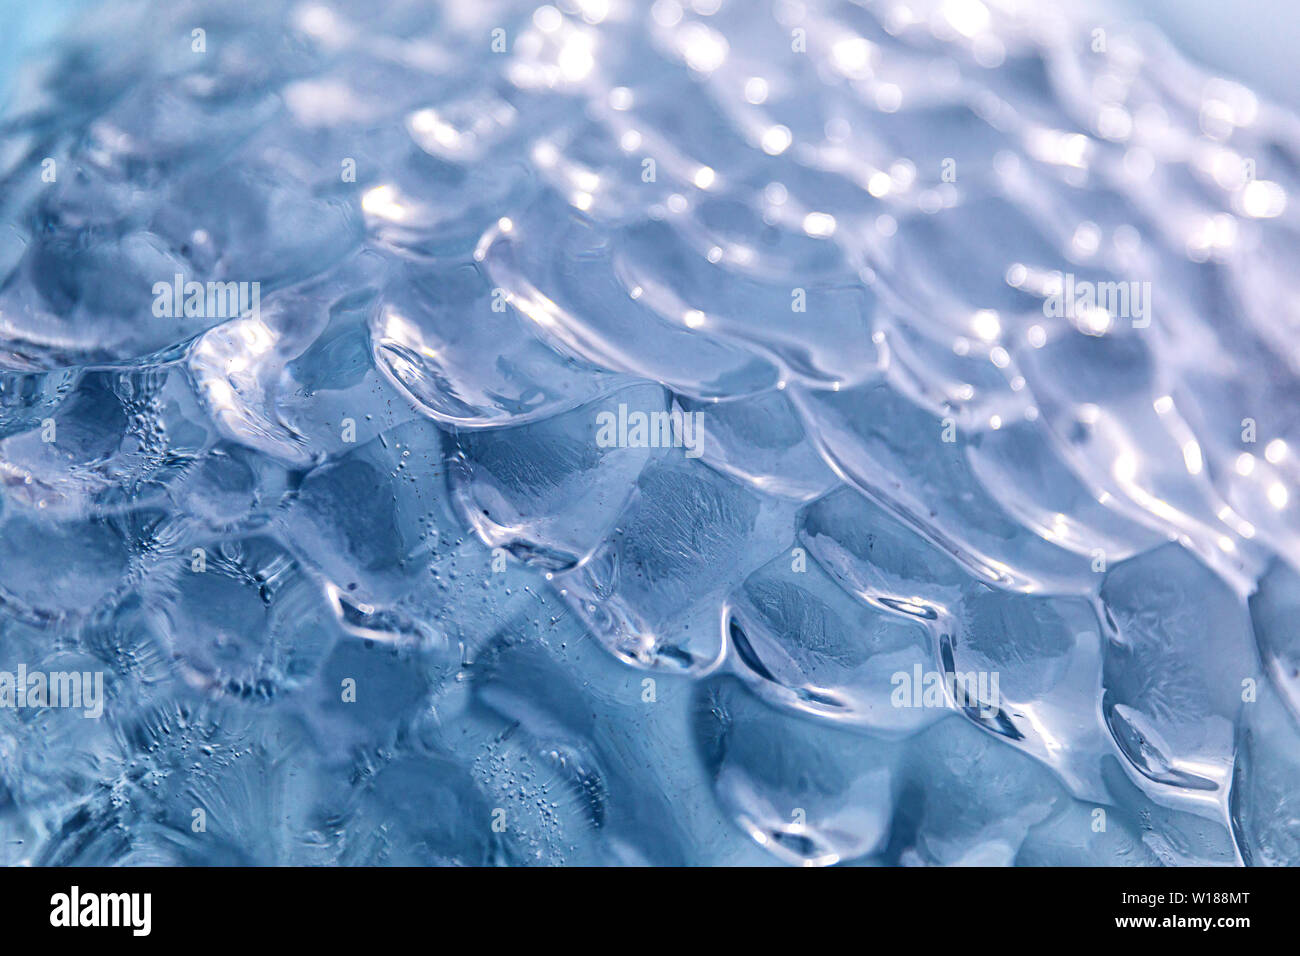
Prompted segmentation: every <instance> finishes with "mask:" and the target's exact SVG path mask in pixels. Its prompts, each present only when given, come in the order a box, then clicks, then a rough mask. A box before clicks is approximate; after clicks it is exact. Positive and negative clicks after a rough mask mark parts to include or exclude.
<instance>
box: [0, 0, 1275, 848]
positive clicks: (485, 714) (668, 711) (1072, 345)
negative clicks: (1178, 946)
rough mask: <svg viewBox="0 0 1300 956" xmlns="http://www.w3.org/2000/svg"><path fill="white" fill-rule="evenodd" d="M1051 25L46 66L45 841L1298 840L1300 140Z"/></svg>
mask: <svg viewBox="0 0 1300 956" xmlns="http://www.w3.org/2000/svg"><path fill="white" fill-rule="evenodd" d="M1008 6H1009V5H1007V4H1002V3H993V2H990V3H988V4H987V5H986V4H985V3H982V2H980V0H942V2H939V3H932V2H927V0H908V2H905V3H881V4H875V3H862V4H854V3H848V2H839V3H836V2H825V3H814V2H807V3H798V2H777V3H770V2H767V0H762V2H759V0H754V2H741V0H728V2H720V0H694V2H693V3H691V4H689V5H688V6H685V7H684V6H683V5H682V4H681V3H679V2H677V0H659V2H657V3H655V4H654V5H653V6H650V5H648V4H637V3H632V2H628V0H622V2H620V0H608V2H605V0H582V2H579V0H567V2H565V3H560V4H558V8H557V7H552V6H535V5H530V4H521V3H497V2H483V0H475V2H460V3H450V2H449V3H443V4H430V3H426V2H419V3H416V2H407V3H403V2H395V3H365V4H355V5H352V6H349V5H345V4H337V5H330V4H325V3H316V2H311V0H306V2H297V3H280V2H264V3H258V4H248V5H244V4H239V5H236V4H216V3H168V4H159V5H150V6H139V5H135V4H128V3H123V2H119V0H108V2H106V3H104V4H102V5H100V6H99V7H97V8H96V9H95V10H93V11H91V12H90V13H87V14H85V15H79V17H78V19H77V22H76V23H75V24H73V25H68V26H66V27H65V28H64V29H63V31H62V32H61V34H60V36H59V39H58V41H57V43H54V44H52V45H49V46H46V47H43V48H42V52H41V53H40V55H39V56H37V57H34V58H29V59H27V60H26V61H25V62H24V63H23V64H22V66H21V68H19V66H18V64H17V63H15V62H9V63H6V64H5V65H4V67H3V69H4V72H3V73H0V90H4V91H6V93H7V105H6V106H5V108H4V113H3V121H2V123H0V482H2V487H3V496H2V497H0V522H2V530H0V669H5V670H8V671H10V672H14V671H16V670H17V668H18V667H19V666H20V665H23V666H25V667H26V668H27V669H28V670H29V671H30V670H44V671H60V670H84V671H96V670H98V671H103V672H104V674H105V675H106V694H107V702H106V705H105V709H104V714H103V717H102V718H100V719H98V720H95V719H86V718H84V717H82V715H81V713H80V712H77V711H72V710H68V709H58V708H52V707H49V708H41V707H27V708H0V838H2V839H0V846H2V847H3V849H2V850H0V854H2V856H3V862H5V863H20V862H30V863H44V864H50V863H83V864H105V863H156V862H173V863H312V864H319V863H451V862H454V863H468V864H480V863H487V862H508V863H546V864H554V863H613V862H643V863H655V864H683V863H687V864H695V863H705V864H735V863H763V862H768V861H775V860H780V861H787V862H805V863H818V864H820V863H829V862H836V861H862V862H880V863H890V864H897V863H901V864H956V863H989V864H1005V863H1021V864H1162V863H1163V864H1170V863H1215V864H1217V863H1235V862H1246V863H1270V864H1278V863H1289V864H1300V809H1297V799H1298V798H1297V796H1296V794H1297V793H1300V731H1298V728H1297V723H1296V721H1297V715H1300V636H1298V634H1297V630H1296V619H1297V613H1300V572H1298V571H1297V567H1300V520H1298V519H1297V514H1298V512H1297V509H1296V506H1295V502H1294V501H1293V498H1294V496H1295V495H1296V493H1297V479H1298V478H1300V469H1298V466H1297V460H1296V456H1295V449H1297V448H1298V447H1300V434H1297V423H1296V414H1295V413H1296V408H1297V398H1298V397H1300V349H1298V348H1297V345H1296V342H1297V341H1300V339H1298V338H1297V331H1300V296H1297V293H1296V291H1295V290H1296V286H1295V282H1294V279H1295V276H1296V275H1297V274H1298V273H1300V244H1297V242H1296V226H1297V222H1298V221H1300V220H1298V218H1297V212H1296V208H1297V207H1296V204H1295V203H1294V201H1293V197H1294V195H1295V193H1296V191H1297V186H1298V185H1300V166H1298V162H1300V125H1298V124H1297V121H1296V118H1295V117H1293V116H1291V115H1289V114H1286V113H1284V112H1282V111H1280V110H1279V109H1277V108H1275V107H1273V106H1271V105H1269V103H1267V102H1265V101H1264V100H1262V99H1261V98H1258V97H1257V96H1256V95H1254V94H1253V93H1252V92H1251V91H1250V90H1248V89H1246V88H1245V87H1243V86H1241V85H1238V84H1236V83H1233V82H1230V81H1227V80H1224V79H1219V78H1215V77H1213V76H1211V75H1208V74H1205V73H1203V72H1201V71H1200V70H1198V69H1197V68H1195V67H1193V66H1191V65H1189V64H1188V63H1187V62H1185V61H1184V60H1182V59H1181V58H1180V57H1179V56H1178V55H1177V54H1176V53H1175V52H1174V51H1173V50H1172V49H1171V48H1170V46H1169V45H1168V44H1167V43H1166V42H1165V41H1163V40H1162V39H1161V37H1160V36H1159V35H1158V34H1156V33H1155V32H1154V31H1152V30H1151V29H1149V28H1130V27H1127V26H1125V25H1124V24H1123V23H1120V22H1118V21H1115V22H1111V21H1106V20H1097V21H1094V20H1089V19H1088V18H1086V17H1073V18H1067V17H1066V16H1065V15H1062V14H1059V13H1054V12H1049V11H1048V9H1047V8H1046V6H1044V5H1040V4H1028V5H1025V6H1026V9H1020V10H1014V9H1013V10H1010V11H1008V10H1007V9H1004V8H1006V7H1008ZM195 30H202V31H203V32H202V33H197V34H196V33H195V32H194V31H195ZM178 273H179V274H182V275H183V276H184V277H185V278H186V279H189V280H196V281H201V282H205V281H232V282H257V283H260V306H259V307H258V308H257V309H255V310H254V309H250V310H249V311H247V312H246V313H244V314H242V315H239V316H237V317H233V318H232V317H222V316H216V317H212V316H211V315H210V312H209V314H208V317H204V315H190V316H185V315H181V316H178V317H175V318H168V317H165V316H160V315H159V314H158V310H157V309H155V304H156V296H155V292H154V285H155V283H159V282H162V283H164V284H166V283H170V282H171V281H172V279H173V276H174V275H176V274H178ZM1097 282H1117V283H1124V287H1123V288H1124V289H1125V290H1126V291H1129V290H1132V291H1133V292H1134V293H1135V294H1137V298H1134V299H1132V300H1131V301H1130V302H1129V303H1128V305H1127V306H1124V305H1123V303H1122V302H1120V301H1119V300H1115V301H1113V302H1112V303H1111V305H1110V307H1109V308H1107V307H1103V306H1097V307H1094V308H1088V307H1087V306H1086V303H1085V304H1084V305H1083V306H1081V307H1079V308H1074V309H1071V310H1069V311H1070V314H1068V315H1063V314H1061V312H1062V311H1063V310H1060V309H1054V308H1053V307H1052V306H1053V303H1054V302H1059V301H1060V296H1061V295H1062V294H1063V293H1064V290H1065V289H1066V288H1067V287H1068V288H1071V289H1079V288H1083V287H1084V286H1085V285H1086V284H1087V283H1097ZM1067 283H1068V286H1067ZM1144 283H1149V285H1144ZM1081 284H1082V285H1081ZM1130 284H1133V285H1130ZM1116 288H1118V287H1116ZM1144 290H1145V294H1143V292H1144ZM620 407H622V410H623V413H624V414H626V412H627V411H628V410H631V411H633V412H636V411H640V412H653V411H660V412H669V411H672V412H676V413H677V414H678V415H679V416H680V415H682V414H688V415H691V416H698V421H699V422H700V423H701V424H700V430H699V441H698V443H697V444H695V445H694V446H693V447H667V448H665V447H637V446H636V445H637V443H636V442H635V441H634V440H632V441H624V442H614V443H613V444H611V443H610V442H608V441H601V440H599V428H600V422H601V421H603V420H608V418H607V417H606V416H605V415H604V413H609V414H608V417H613V418H615V419H617V417H618V416H619V414H620ZM950 674H978V675H982V676H983V677H985V678H992V679H993V680H994V681H995V683H994V685H993V689H992V691H990V690H989V688H988V686H987V685H985V688H984V691H982V692H981V696H979V698H978V699H975V698H964V697H960V696H959V695H957V694H955V693H952V692H951V686H950V688H949V691H943V690H942V688H940V696H939V697H938V698H937V699H934V700H922V701H920V702H921V703H923V704H924V703H929V704H931V706H919V707H915V706H897V705H898V704H899V703H900V700H901V701H902V702H903V703H915V702H917V701H914V700H913V699H912V698H911V697H910V696H908V695H902V696H901V697H900V695H899V694H898V688H899V686H900V685H899V680H900V675H901V677H902V678H903V679H910V678H911V677H912V676H913V675H916V676H923V679H924V680H927V681H928V680H929V678H930V677H931V676H935V677H936V678H937V677H938V676H939V675H950ZM933 686H939V685H938V683H935V684H934V685H933ZM350 689H351V690H353V691H354V693H355V700H354V701H353V700H351V699H349V691H350ZM918 695H919V692H918ZM936 705H937V706H936ZM199 811H201V812H199Z"/></svg>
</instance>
